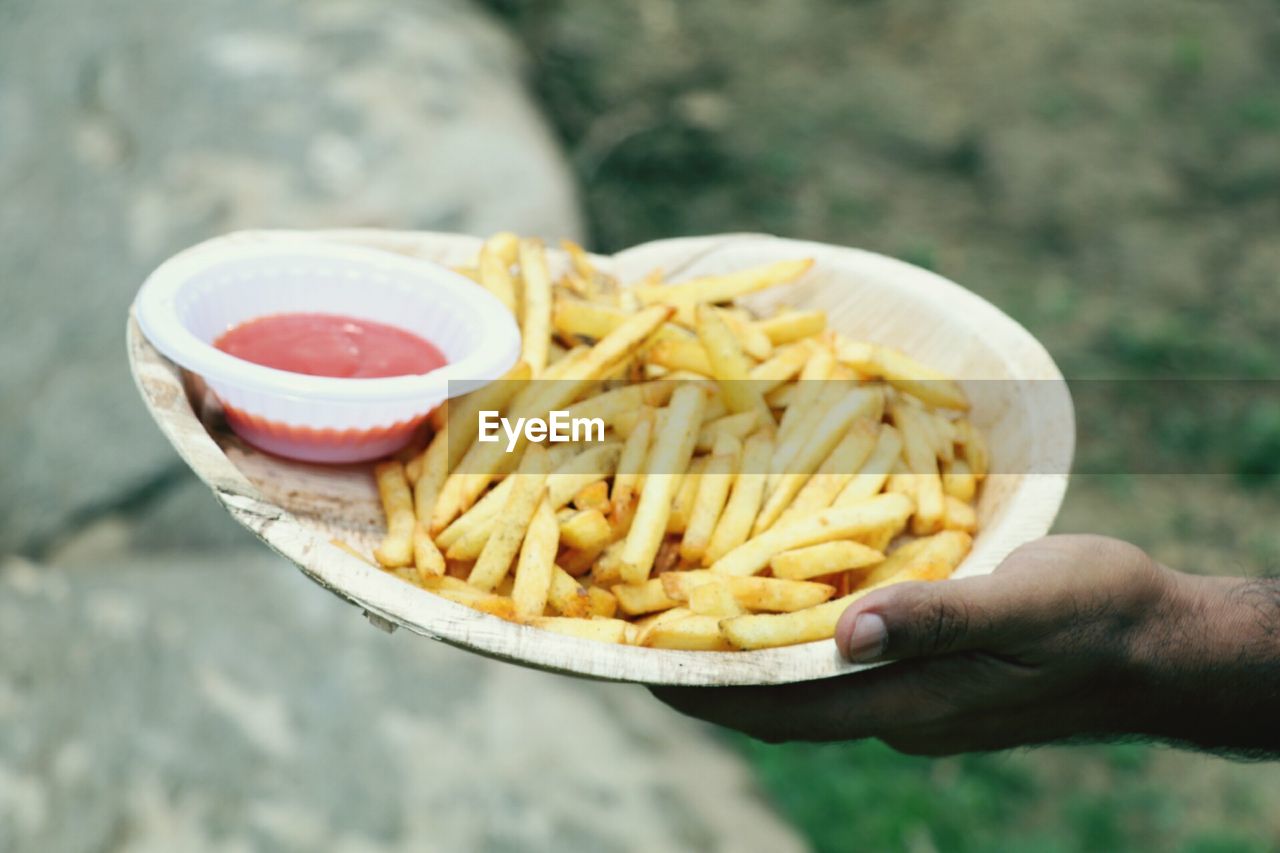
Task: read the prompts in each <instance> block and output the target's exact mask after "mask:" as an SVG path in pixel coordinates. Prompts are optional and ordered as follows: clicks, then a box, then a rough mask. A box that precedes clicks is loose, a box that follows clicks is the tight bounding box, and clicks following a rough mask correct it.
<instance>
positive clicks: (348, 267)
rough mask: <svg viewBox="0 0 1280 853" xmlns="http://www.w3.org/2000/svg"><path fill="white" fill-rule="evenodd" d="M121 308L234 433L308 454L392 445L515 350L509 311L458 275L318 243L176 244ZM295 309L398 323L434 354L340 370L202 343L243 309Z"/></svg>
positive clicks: (372, 452) (502, 365)
mask: <svg viewBox="0 0 1280 853" xmlns="http://www.w3.org/2000/svg"><path fill="white" fill-rule="evenodd" d="M134 312H135V315H136V317H137V319H138V325H139V326H140V327H141V328H142V332H143V334H145V335H146V337H147V339H148V340H149V341H151V344H152V345H153V346H154V347H155V348H156V349H158V350H159V351H160V352H161V353H162V354H164V355H165V356H166V357H167V358H169V359H170V360H171V361H174V362H176V363H177V364H178V365H180V366H181V367H183V368H186V369H187V370H190V371H191V372H193V373H196V374H198V375H199V376H200V377H201V378H202V379H203V380H204V381H205V384H206V385H208V387H209V389H210V390H211V391H212V392H213V393H214V395H215V396H216V397H217V398H218V400H219V402H221V404H222V406H223V409H224V410H225V412H226V417H227V423H228V425H229V426H230V427H231V428H232V429H233V430H234V431H235V432H236V434H237V435H239V436H240V437H241V438H243V439H244V440H245V441H247V442H248V443H250V444H252V445H254V446H255V447H258V448H260V449H262V450H266V451H268V452H270V453H274V454H277V455H279V456H285V457H289V458H291V459H301V460H305V461H309V462H332V463H336V462H361V461H365V460H369V459H376V458H378V457H380V456H386V455H388V454H390V453H394V452H395V451H397V450H399V449H400V448H401V447H403V446H404V445H405V443H406V442H408V440H409V439H410V438H411V437H412V435H413V432H414V430H415V429H416V428H417V427H418V426H419V425H420V424H421V423H422V421H423V419H424V418H426V416H427V415H428V414H430V413H431V411H432V410H433V409H435V408H436V406H438V405H440V403H442V402H443V401H444V400H445V399H446V398H448V397H451V396H457V395H458V394H462V393H466V392H467V391H470V390H473V389H474V388H478V387H480V386H482V385H484V384H486V383H488V382H491V381H493V380H494V379H497V378H498V377H500V376H502V375H503V374H504V373H506V371H507V370H509V369H510V368H511V366H512V365H513V364H514V363H515V360H516V358H517V357H518V355H519V352H520V332H519V330H518V329H517V328H516V325H515V322H514V321H513V320H512V318H511V313H510V312H509V311H508V310H507V309H506V307H505V306H503V304H502V303H501V302H499V301H498V300H497V299H496V298H495V297H494V296H492V295H491V294H490V293H489V292H488V291H487V290H485V289H484V288H483V287H480V286H479V285H477V284H476V283H475V282H473V281H471V280H470V279H468V278H466V277H465V276H462V275H459V274H457V273H455V272H453V271H452V270H449V269H447V268H445V267H442V266H439V265H437V264H433V263H430V262H428V261H422V260H416V259H412V258H406V257H402V256H399V255H393V254H390V253H387V252H382V251H378V250H376V249H364V248H358V247H354V246H343V245H335V244H328V243H312V242H306V243H302V242H299V243H297V244H287V245H263V244H258V245H223V246H208V247H202V248H199V249H196V250H192V251H189V252H184V253H182V254H180V255H177V256H175V257H174V258H172V259H170V260H169V261H166V262H165V263H164V264H163V265H161V266H160V268H159V269H157V270H156V271H155V272H153V273H152V274H151V275H150V276H149V277H148V278H147V280H146V282H145V283H144V284H143V285H142V288H141V289H140V290H139V291H138V295H137V298H136V299H135V301H134ZM297 312H302V313H320V314H341V315H346V316H349V317H355V318H359V319H363V320H373V321H376V322H380V323H387V324H390V325H393V326H398V327H400V328H402V329H405V330H406V331H409V332H412V333H414V334H416V335H419V336H421V337H423V338H426V339H427V340H428V341H430V342H431V343H433V344H435V345H436V346H437V347H438V348H439V349H440V351H441V352H443V353H444V355H445V357H446V358H447V359H448V364H447V365H446V366H444V367H441V368H439V369H437V370H433V371H431V372H430V373H424V374H420V375H412V376H393V377H388V378H382V379H343V378H331V377H325V376H309V375H304V374H300V373H291V372H289V371H284V370H277V369H275V368H271V367H264V366H262V365H259V364H254V363H252V362H248V361H244V360H243V359H239V358H236V357H235V356H232V355H229V354H227V353H225V352H223V351H222V350H219V349H217V348H215V347H214V346H213V342H214V340H216V339H217V338H218V336H220V335H221V334H222V333H223V332H225V331H227V330H228V329H230V328H231V327H233V326H236V325H238V324H240V323H243V322H245V321H247V320H252V319H254V318H257V317H263V316H267V315H271V314H286V313H297Z"/></svg>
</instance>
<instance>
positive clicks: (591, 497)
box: [573, 480, 609, 514]
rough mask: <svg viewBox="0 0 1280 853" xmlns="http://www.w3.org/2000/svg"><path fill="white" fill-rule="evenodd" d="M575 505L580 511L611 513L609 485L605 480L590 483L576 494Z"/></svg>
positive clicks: (574, 496)
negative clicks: (590, 510)
mask: <svg viewBox="0 0 1280 853" xmlns="http://www.w3.org/2000/svg"><path fill="white" fill-rule="evenodd" d="M573 505H574V506H575V507H577V508H578V509H580V510H589V509H594V510H596V511H597V512H600V513H602V514H603V513H606V512H608V511H609V484H608V483H606V482H605V481H604V480H596V481H594V482H591V483H588V484H587V485H585V486H583V487H582V488H580V489H578V491H576V492H574V495H573Z"/></svg>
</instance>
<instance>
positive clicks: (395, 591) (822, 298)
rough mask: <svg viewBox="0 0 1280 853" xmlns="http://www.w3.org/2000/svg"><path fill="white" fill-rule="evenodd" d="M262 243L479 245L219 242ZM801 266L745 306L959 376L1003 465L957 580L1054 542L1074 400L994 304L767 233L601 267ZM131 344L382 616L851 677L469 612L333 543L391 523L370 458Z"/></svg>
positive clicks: (687, 664)
mask: <svg viewBox="0 0 1280 853" xmlns="http://www.w3.org/2000/svg"><path fill="white" fill-rule="evenodd" d="M268 240H273V241H280V240H337V241H342V242H351V243H357V244H360V245H364V246H371V247H374V248H381V249H385V250H388V251H393V252H398V253H401V254H407V255H412V256H417V257H421V258H426V259H431V260H434V261H439V262H442V263H446V264H471V263H472V262H473V260H474V258H475V256H476V252H477V250H478V248H479V246H480V241H479V240H478V239H476V238H473V237H464V236H458V235H448V234H433V233H422V232H391V231H326V232H305V233H304V232H282V231H261V232H241V233H237V234H232V235H229V236H226V237H221V238H218V240H217V241H212V242H221V241H268ZM202 245H209V244H202ZM201 248H202V246H197V247H194V248H193V249H189V250H188V251H193V252H197V251H200V250H201ZM552 254H553V260H554V261H555V262H557V263H563V262H564V259H563V258H562V257H559V256H558V255H557V254H556V253H552ZM794 257H813V258H815V259H816V264H815V266H814V268H813V270H811V271H810V273H809V274H808V275H806V276H805V277H804V278H803V279H802V280H800V281H799V282H797V283H796V284H794V285H790V286H788V287H783V288H775V289H774V290H772V291H766V292H764V293H762V294H759V295H757V296H756V297H754V298H753V300H752V304H753V307H757V308H765V309H767V308H769V307H771V306H772V305H774V304H781V303H785V304H789V305H792V306H795V307H803V308H823V309H825V310H826V311H827V312H828V315H829V319H830V324H831V326H832V327H833V328H835V329H837V330H839V331H841V332H844V333H846V334H848V335H850V336H852V337H857V338H865V339H868V340H873V341H878V342H882V343H888V344H893V345H895V346H898V347H900V348H901V349H904V350H906V351H907V352H908V353H910V354H912V355H914V356H916V357H917V358H919V359H921V360H922V361H924V362H926V363H928V364H931V365H933V366H935V367H937V368H939V369H941V370H944V371H945V372H947V373H949V374H951V375H953V376H957V377H962V378H963V380H964V384H965V389H966V391H967V393H968V394H969V396H970V399H971V400H972V402H973V406H974V409H973V414H972V417H973V420H974V422H975V424H976V425H977V426H978V427H979V428H981V429H982V430H983V431H984V432H985V434H986V436H987V439H988V442H989V444H990V446H991V454H992V470H993V471H995V472H1001V473H994V474H992V475H991V476H990V477H988V478H987V480H986V482H985V483H984V485H983V488H982V491H981V494H980V499H979V502H978V517H979V523H980V532H979V534H978V536H977V539H976V541H975V543H974V549H973V552H972V553H971V554H970V555H969V557H968V559H966V560H965V562H964V564H963V565H962V566H961V567H960V569H959V570H958V571H957V575H959V576H966V575H975V574H983V573H986V572H990V571H991V570H992V569H994V568H995V567H996V565H998V564H999V563H1000V561H1001V560H1002V559H1003V558H1004V557H1005V555H1007V554H1008V553H1009V552H1010V551H1012V550H1013V549H1014V548H1016V547H1017V546H1018V545H1020V544H1022V543H1023V542H1027V541H1029V540H1031V539H1034V538H1037V537H1039V536H1042V535H1043V534H1045V533H1046V532H1047V531H1048V530H1049V527H1050V525H1051V524H1052V523H1053V520H1054V517H1055V515H1056V514H1057V512H1058V507H1059V505H1060V504H1061V502H1062V497H1063V494H1064V492H1065V491H1066V486H1067V473H1066V472H1067V471H1069V469H1070V464H1071V457H1072V453H1073V451H1074V443H1075V420H1074V413H1073V411H1072V406H1071V398H1070V395H1069V393H1068V391H1067V388H1066V384H1065V383H1064V382H1063V381H1062V375H1061V373H1060V372H1059V371H1058V368H1057V366H1056V365H1055V364H1054V363H1053V360H1052V359H1051V358H1050V357H1049V354H1048V353H1047V352H1046V351H1045V349H1044V348H1043V347H1042V346H1041V345H1040V344H1039V343H1038V342H1037V341H1036V340H1035V338H1033V337H1032V336H1031V334H1030V333H1028V332H1027V331H1026V330H1025V329H1023V328H1022V327H1021V326H1020V325H1018V324H1017V323H1016V322H1014V321H1013V320H1012V319H1010V318H1009V317H1008V316H1006V315H1005V314H1003V313H1002V312H1000V311H999V310H998V309H996V308H995V307H994V306H992V305H991V304H989V303H988V302H986V301H984V300H982V299H981V298H979V297H978V296H976V295H974V294H973V293H970V292H969V291H967V290H965V289H963V288H961V287H960V286H959V285H956V284H954V283H952V282H950V281H947V280H946V279H944V278H941V277H940V276H937V275H934V274H933V273H930V272H927V271H925V270H922V269H919V268H916V267H913V266H911V265H909V264H905V263H902V262H900V261H896V260H893V259H891V258H887V257H884V256H881V255H876V254H873V253H870V252H863V251H859V250H856V249H847V248H839V247H835V246H827V245H823V244H819V243H806V242H799V241H794V240H783V239H779V238H774V237H768V236H761V235H725V236H716V237H696V238H687V239H677V240H662V241H658V242H655V243H647V244H644V245H641V246H637V247H635V248H632V249H628V250H627V251H625V252H622V253H620V254H618V255H615V256H613V257H612V258H601V259H599V261H600V263H601V265H602V266H604V267H605V268H607V269H610V270H611V271H612V272H614V273H615V274H617V275H618V276H619V278H620V280H622V281H624V282H632V281H636V280H638V279H640V278H641V277H642V276H643V275H644V274H645V273H646V272H648V271H650V270H651V269H654V268H655V267H657V268H662V269H663V270H665V271H666V273H667V275H668V276H669V277H671V278H676V279H679V278H684V277H688V276H693V275H704V274H710V273H716V272H727V271H730V270H734V269H740V268H743V267H747V266H752V265H756V264H762V263H766V262H769V261H773V260H778V259H782V258H794ZM128 342H129V362H130V366H131V368H132V370H133V376H134V380H135V381H136V383H137V385H138V389H139V391H140V392H141V393H142V398H143V400H144V401H145V402H146V404H147V408H148V409H149V410H150V412H151V415H152V417H154V418H155V420H156V422H157V423H158V424H159V425H160V428H161V430H163V431H164V434H165V435H166V436H167V437H168V438H169V441H170V442H172V443H173V446H174V447H175V448H176V449H177V451H178V453H179V454H180V455H181V456H182V458H183V459H184V460H186V462H187V464H188V465H190V466H191V468H192V470H194V471H195V472H196V474H197V475H198V476H199V477H200V479H202V480H203V481H204V482H205V483H206V484H208V485H209V486H210V487H211V488H212V489H213V491H214V493H215V494H216V495H217V497H218V500H219V501H221V502H222V504H223V506H225V507H226V508H227V510H228V511H229V512H230V513H231V515H232V516H233V517H235V519H236V520H237V521H239V522H240V523H241V524H243V525H244V526H245V527H247V528H249V529H250V530H251V531H253V533H254V534H255V535H256V536H258V538H260V539H261V540H262V541H263V542H265V543H266V544H267V545H268V546H270V547H271V548H273V549H274V550H276V551H278V552H279V553H280V554H282V555H283V556H285V557H287V558H288V559H289V560H291V561H292V562H293V563H295V564H296V565H297V566H298V568H300V569H301V570H302V571H303V572H304V573H305V574H306V575H307V576H308V577H310V578H311V579H312V580H314V581H315V582H316V583H318V584H320V585H321V586H324V587H326V588H328V589H330V590H332V591H333V592H335V593H337V594H338V595H340V596H342V597H343V598H345V599H347V600H348V601H350V602H351V603H353V604H355V605H357V606H359V607H361V608H363V609H364V610H365V611H367V612H368V613H369V614H371V616H374V617H379V618H380V619H382V620H385V621H386V623H389V624H391V625H402V626H404V627H406V628H408V629H409V630H411V631H414V632H416V633H419V634H422V635H424V636H427V637H432V638H434V639H438V640H443V641H445V642H447V643H450V644H452V645H455V646H459V647H462V648H466V649H470V650H472V651H475V652H479V653H480V654H484V655H487V656H490V657H495V658H499V659H502V660H508V661H512V662H514V663H520V664H523V665H526V666H532V667H538V668H542V669H547V670H551V671H554V672H561V673H569V674H574V675H580V676H588V677H592V678H600V679H608V680H616V681H634V682H642V683H647V684H687V685H728V684H781V683H786V682H793V681H805V680H809V679H816V678H828V677H831V676H834V675H840V674H842V673H847V672H851V671H853V670H855V669H857V668H859V667H855V666H853V665H851V664H848V663H846V662H844V661H843V660H842V659H841V658H840V657H839V656H838V655H837V654H836V651H835V645H834V644H833V643H831V642H830V641H823V642H817V643H808V644H805V645H800V646H792V647H788V648H780V649H768V650H762V651H751V652H681V651H667V650H661V649H646V648H636V647H630V646H616V645H610V644H604V643H595V642H590V641H585V640H578V639H574V638H570V637H564V636H561V635H558V634H552V633H549V632H546V631H540V630H537V629H534V628H527V627H524V626H521V625H516V624H513V623H510V622H505V621H503V620H501V619H497V618H495V617H492V616H488V615H485V614H481V613H477V612H475V611H473V610H471V609H469V608H467V607H463V606H461V605H458V604H454V603H453V602H450V601H446V600H445V599H442V598H439V597H437V596H434V595H432V594H430V593H428V592H425V591H423V590H421V589H418V588H417V587H414V586H411V585H409V584H407V583H404V582H403V581H401V580H399V579H397V578H395V577H393V576H392V575H389V574H385V573H383V572H381V571H379V570H378V569H376V568H374V567H372V566H370V565H368V564H366V563H364V562H362V561H361V560H359V559H356V558H355V557H352V556H351V555H349V554H347V553H346V552H344V551H342V550H341V549H339V548H336V547H334V546H333V545H331V544H330V543H329V540H330V539H331V538H333V537H341V538H343V539H346V540H348V541H351V542H352V543H353V544H356V545H357V546H360V547H364V548H366V549H371V548H372V546H373V545H374V544H376V542H377V541H378V539H379V537H380V535H381V530H382V518H381V510H380V509H379V507H378V501H377V494H376V492H375V490H374V486H373V478H372V476H371V474H370V470H369V466H365V465H359V466H349V467H343V466H337V467H324V466H318V465H308V464H304V463H298V462H289V461H286V460H282V459H278V458H275V457H272V456H268V455H266V454H263V453H259V452H258V451H256V450H254V449H253V448H251V447H249V446H247V445H245V444H244V443H243V442H241V441H240V440H239V439H237V438H236V437H235V436H234V435H233V434H232V433H231V432H230V431H229V430H228V429H227V427H226V424H225V423H224V421H223V419H222V415H221V411H220V409H219V408H218V405H217V403H216V401H214V400H212V398H211V396H210V395H208V394H206V393H205V391H204V389H203V388H202V386H201V383H200V381H199V379H198V378H197V377H193V376H190V375H188V374H186V373H184V372H183V371H182V370H180V369H179V368H177V367H176V366H175V365H174V364H173V363H171V362H169V361H168V360H166V359H165V358H164V357H163V356H161V355H160V354H159V353H158V352H156V350H155V349H153V348H152V347H151V345H150V344H149V343H148V342H147V341H146V339H145V338H144V337H143V336H142V334H141V332H140V331H139V329H138V325H137V323H136V322H135V321H134V320H133V318H132V317H130V319H129V326H128ZM980 380H1005V381H980ZM1028 388H1034V393H1026V390H1027V389H1028Z"/></svg>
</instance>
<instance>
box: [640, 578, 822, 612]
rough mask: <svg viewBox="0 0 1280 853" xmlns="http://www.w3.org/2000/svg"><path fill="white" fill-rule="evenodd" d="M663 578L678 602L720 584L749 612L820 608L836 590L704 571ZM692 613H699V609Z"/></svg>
mask: <svg viewBox="0 0 1280 853" xmlns="http://www.w3.org/2000/svg"><path fill="white" fill-rule="evenodd" d="M661 577H662V583H663V589H664V590H666V593H667V595H668V596H669V597H670V598H672V599H675V600H676V601H677V602H681V601H687V600H691V598H690V596H691V594H692V592H693V590H694V589H695V588H697V587H699V586H702V585H703V584H706V583H710V582H717V581H718V582H719V583H720V584H721V585H723V586H724V587H725V589H727V590H728V591H729V593H730V594H731V595H732V596H733V598H734V600H735V601H736V602H737V603H738V604H739V605H740V606H741V607H744V608H746V609H747V610H767V611H771V612H786V611H791V610H803V609H804V608H806V607H813V606H815V605H818V604H821V603H822V602H824V601H826V600H827V599H829V598H830V597H831V596H832V594H833V593H835V587H833V586H830V585H829V584H824V583H812V582H810V581H804V580H793V579H789V578H762V577H756V576H751V577H739V576H736V575H717V574H716V573H715V572H709V571H705V570H699V571H688V572H666V573H665V574H663V575H662V576H661ZM693 609H694V610H695V611H696V608H693Z"/></svg>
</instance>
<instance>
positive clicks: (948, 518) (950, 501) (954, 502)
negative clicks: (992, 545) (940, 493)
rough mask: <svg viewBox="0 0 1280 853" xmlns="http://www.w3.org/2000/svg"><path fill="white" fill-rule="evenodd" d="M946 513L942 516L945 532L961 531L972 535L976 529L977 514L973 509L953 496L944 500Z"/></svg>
mask: <svg viewBox="0 0 1280 853" xmlns="http://www.w3.org/2000/svg"><path fill="white" fill-rule="evenodd" d="M944 503H945V505H946V512H945V513H944V514H943V520H942V526H943V527H945V528H946V529H947V530H963V531H964V532H965V533H973V532H974V531H976V530H977V529H978V514H977V513H976V512H974V510H973V507H972V506H970V505H969V504H967V503H965V502H964V501H962V500H960V499H959V498H957V497H954V496H953V495H947V496H946V498H944Z"/></svg>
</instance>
